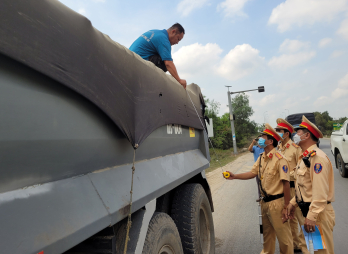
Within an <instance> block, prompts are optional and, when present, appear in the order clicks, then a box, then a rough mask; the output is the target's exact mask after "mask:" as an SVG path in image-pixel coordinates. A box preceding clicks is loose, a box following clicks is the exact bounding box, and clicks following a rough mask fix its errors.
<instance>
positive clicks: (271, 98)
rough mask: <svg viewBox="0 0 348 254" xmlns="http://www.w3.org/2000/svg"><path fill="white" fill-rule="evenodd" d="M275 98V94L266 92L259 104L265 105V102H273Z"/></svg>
mask: <svg viewBox="0 0 348 254" xmlns="http://www.w3.org/2000/svg"><path fill="white" fill-rule="evenodd" d="M276 98H277V95H275V94H268V95H266V96H265V97H263V98H262V99H261V100H260V103H259V105H261V106H265V105H267V104H270V103H273V102H275V100H276Z"/></svg>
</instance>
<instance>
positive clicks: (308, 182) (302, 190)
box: [290, 145, 335, 221]
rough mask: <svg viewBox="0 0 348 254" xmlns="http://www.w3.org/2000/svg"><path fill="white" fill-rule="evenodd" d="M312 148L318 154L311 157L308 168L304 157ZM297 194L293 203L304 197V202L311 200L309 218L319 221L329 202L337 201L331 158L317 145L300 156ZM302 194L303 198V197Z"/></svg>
mask: <svg viewBox="0 0 348 254" xmlns="http://www.w3.org/2000/svg"><path fill="white" fill-rule="evenodd" d="M312 150H314V151H316V155H314V156H312V157H310V159H309V161H310V162H311V166H310V168H307V167H306V165H305V164H304V162H303V160H302V158H303V157H305V156H307V155H308V154H309V153H310V152H311V151H312ZM295 190H296V195H295V197H294V198H293V199H292V200H291V201H290V203H291V204H292V205H297V204H296V197H297V200H298V201H301V200H302V198H303V201H304V202H311V205H310V207H309V212H308V215H307V218H308V219H309V220H312V221H317V218H318V214H319V213H320V212H322V211H323V210H324V209H325V207H326V205H327V202H328V201H330V202H333V201H335V190H334V173H333V168H332V164H331V162H330V159H329V158H328V157H327V156H326V154H325V153H324V152H323V151H322V150H320V149H319V148H318V147H317V145H312V146H311V147H309V148H308V149H307V150H306V151H305V152H304V153H303V154H302V155H301V156H300V157H299V163H298V165H297V167H296V183H295ZM301 195H302V198H301Z"/></svg>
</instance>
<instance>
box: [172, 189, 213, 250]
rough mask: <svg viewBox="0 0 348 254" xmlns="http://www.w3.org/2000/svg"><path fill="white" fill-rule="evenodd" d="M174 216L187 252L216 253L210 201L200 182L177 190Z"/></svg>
mask: <svg viewBox="0 0 348 254" xmlns="http://www.w3.org/2000/svg"><path fill="white" fill-rule="evenodd" d="M172 218H173V220H174V222H175V224H176V226H177V227H178V230H179V234H180V237H181V242H182V244H183V248H184V253H185V254H214V253H215V233H214V224H213V216H212V212H211V208H210V203H209V200H208V197H207V195H206V194H205V191H204V189H203V187H202V185H200V184H185V185H183V186H180V187H179V188H178V190H177V191H176V192H175V195H174V199H173V204H172Z"/></svg>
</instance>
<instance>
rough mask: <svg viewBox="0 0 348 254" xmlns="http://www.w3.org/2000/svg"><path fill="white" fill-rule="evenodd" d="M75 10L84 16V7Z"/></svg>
mask: <svg viewBox="0 0 348 254" xmlns="http://www.w3.org/2000/svg"><path fill="white" fill-rule="evenodd" d="M77 12H78V13H80V14H81V15H84V16H86V9H85V8H80V9H78V11H77Z"/></svg>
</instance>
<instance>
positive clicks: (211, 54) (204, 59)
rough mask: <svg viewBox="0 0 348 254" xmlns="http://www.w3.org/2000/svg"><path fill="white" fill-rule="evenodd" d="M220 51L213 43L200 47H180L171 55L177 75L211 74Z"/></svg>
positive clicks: (200, 45) (198, 45)
mask: <svg viewBox="0 0 348 254" xmlns="http://www.w3.org/2000/svg"><path fill="white" fill-rule="evenodd" d="M221 52H222V49H221V48H220V47H219V45H217V44H215V43H208V44H206V45H202V44H199V43H194V44H191V45H188V46H183V47H181V48H180V49H179V50H178V51H176V52H175V53H174V54H173V60H174V63H175V65H176V66H177V68H178V70H179V73H180V75H181V73H184V75H185V76H192V75H193V74H197V73H202V72H207V71H208V72H209V71H210V72H212V71H213V66H214V65H215V64H217V63H218V62H219V60H220V57H219V55H220V54H221Z"/></svg>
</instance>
